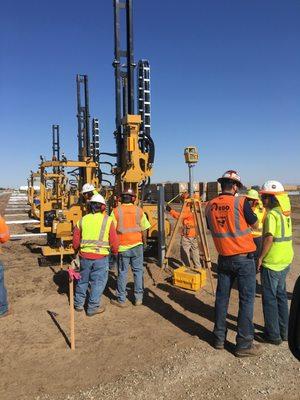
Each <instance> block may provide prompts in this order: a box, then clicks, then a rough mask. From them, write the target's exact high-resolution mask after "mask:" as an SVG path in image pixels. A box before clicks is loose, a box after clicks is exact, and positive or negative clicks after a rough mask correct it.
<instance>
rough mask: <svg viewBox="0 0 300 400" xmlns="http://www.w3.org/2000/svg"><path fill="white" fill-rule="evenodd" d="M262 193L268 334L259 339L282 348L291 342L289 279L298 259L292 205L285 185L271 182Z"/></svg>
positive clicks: (260, 264)
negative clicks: (285, 190)
mask: <svg viewBox="0 0 300 400" xmlns="http://www.w3.org/2000/svg"><path fill="white" fill-rule="evenodd" d="M260 193H261V197H262V201H263V204H264V206H265V207H266V209H267V216H266V218H265V221H264V225H263V246H262V252H261V256H260V258H259V261H258V268H259V269H260V270H261V285H262V304H263V312H264V320H265V326H264V332H262V333H258V334H257V335H256V337H257V339H258V340H261V341H264V342H267V343H271V344H274V345H279V344H280V343H281V342H282V341H286V340H287V330H288V300H287V293H286V276H287V274H288V272H289V270H290V265H291V263H292V261H293V257H294V251H293V242H292V219H291V204H290V199H289V196H288V195H287V193H285V192H284V187H283V185H282V184H281V183H280V182H278V181H273V180H270V181H267V182H266V183H264V185H263V186H262V190H261V192H260Z"/></svg>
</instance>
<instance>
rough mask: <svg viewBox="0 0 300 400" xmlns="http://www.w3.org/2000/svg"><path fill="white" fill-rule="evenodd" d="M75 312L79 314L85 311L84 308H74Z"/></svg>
mask: <svg viewBox="0 0 300 400" xmlns="http://www.w3.org/2000/svg"><path fill="white" fill-rule="evenodd" d="M74 310H75V311H77V312H82V311H83V307H74Z"/></svg>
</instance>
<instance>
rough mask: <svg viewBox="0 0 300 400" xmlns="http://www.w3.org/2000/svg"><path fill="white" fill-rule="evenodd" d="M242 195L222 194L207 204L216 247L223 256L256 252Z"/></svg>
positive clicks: (207, 214) (209, 222)
mask: <svg viewBox="0 0 300 400" xmlns="http://www.w3.org/2000/svg"><path fill="white" fill-rule="evenodd" d="M245 200H246V198H245V197H242V196H230V195H221V196H219V197H216V198H215V199H213V200H211V201H210V202H209V203H208V205H207V206H206V218H207V222H208V226H209V229H210V232H211V235H212V237H213V240H214V243H215V246H216V249H217V251H218V253H219V254H220V255H222V256H233V255H236V254H244V253H251V252H254V251H255V249H256V246H255V243H254V241H253V237H252V235H251V229H250V227H249V225H248V224H247V222H246V220H245V217H244V203H245Z"/></svg>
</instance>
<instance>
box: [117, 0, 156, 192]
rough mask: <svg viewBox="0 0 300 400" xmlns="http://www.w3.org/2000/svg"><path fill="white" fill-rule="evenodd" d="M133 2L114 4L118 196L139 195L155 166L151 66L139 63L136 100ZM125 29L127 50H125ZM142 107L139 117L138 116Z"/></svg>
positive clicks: (144, 61) (145, 62) (119, 1)
mask: <svg viewBox="0 0 300 400" xmlns="http://www.w3.org/2000/svg"><path fill="white" fill-rule="evenodd" d="M132 18H133V16H132V0H114V43H115V46H114V56H115V58H114V61H113V67H114V70H115V107H116V118H115V123H116V130H115V133H114V134H115V138H116V148H117V153H116V155H117V163H116V168H115V170H114V173H115V192H116V194H117V195H119V194H120V193H121V192H122V190H124V189H128V188H131V189H133V190H135V191H136V192H137V193H138V192H139V191H140V189H141V188H142V187H143V186H145V185H147V184H149V182H150V176H151V175H152V164H153V162H154V144H153V140H152V138H151V131H150V127H151V125H150V66H149V62H148V61H146V60H141V61H139V63H138V77H137V84H138V99H136V98H135V90H134V89H135V79H134V69H135V67H136V64H135V62H134V53H133V24H132ZM122 27H123V28H124V30H125V32H126V41H125V43H126V48H125V49H122V48H121V31H122ZM136 104H138V108H139V114H136V113H135V107H136Z"/></svg>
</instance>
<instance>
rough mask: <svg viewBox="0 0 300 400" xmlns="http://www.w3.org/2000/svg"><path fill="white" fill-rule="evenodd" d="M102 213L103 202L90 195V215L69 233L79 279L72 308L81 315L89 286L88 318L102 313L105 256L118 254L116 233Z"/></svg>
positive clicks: (109, 218)
mask: <svg viewBox="0 0 300 400" xmlns="http://www.w3.org/2000/svg"><path fill="white" fill-rule="evenodd" d="M105 209H106V205H105V200H104V198H103V197H102V196H101V195H100V194H96V195H94V196H93V197H92V198H91V199H90V213H89V214H87V215H85V216H84V217H83V218H82V219H81V220H79V221H78V223H77V225H76V227H75V229H74V232H73V248H74V249H75V250H79V258H80V276H81V278H80V279H79V281H78V283H77V285H76V289H75V298H74V306H75V310H76V311H83V308H84V304H85V300H86V294H87V289H88V286H89V284H90V289H91V290H90V295H89V300H88V304H87V315H88V316H93V315H95V314H100V313H102V312H103V311H104V307H100V300H101V295H102V293H103V291H104V289H105V286H106V283H107V280H108V268H109V255H110V253H112V254H114V255H117V254H118V247H119V241H118V236H117V232H116V229H115V226H114V223H113V220H112V218H111V217H109V216H108V215H107V214H106V213H105Z"/></svg>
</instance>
